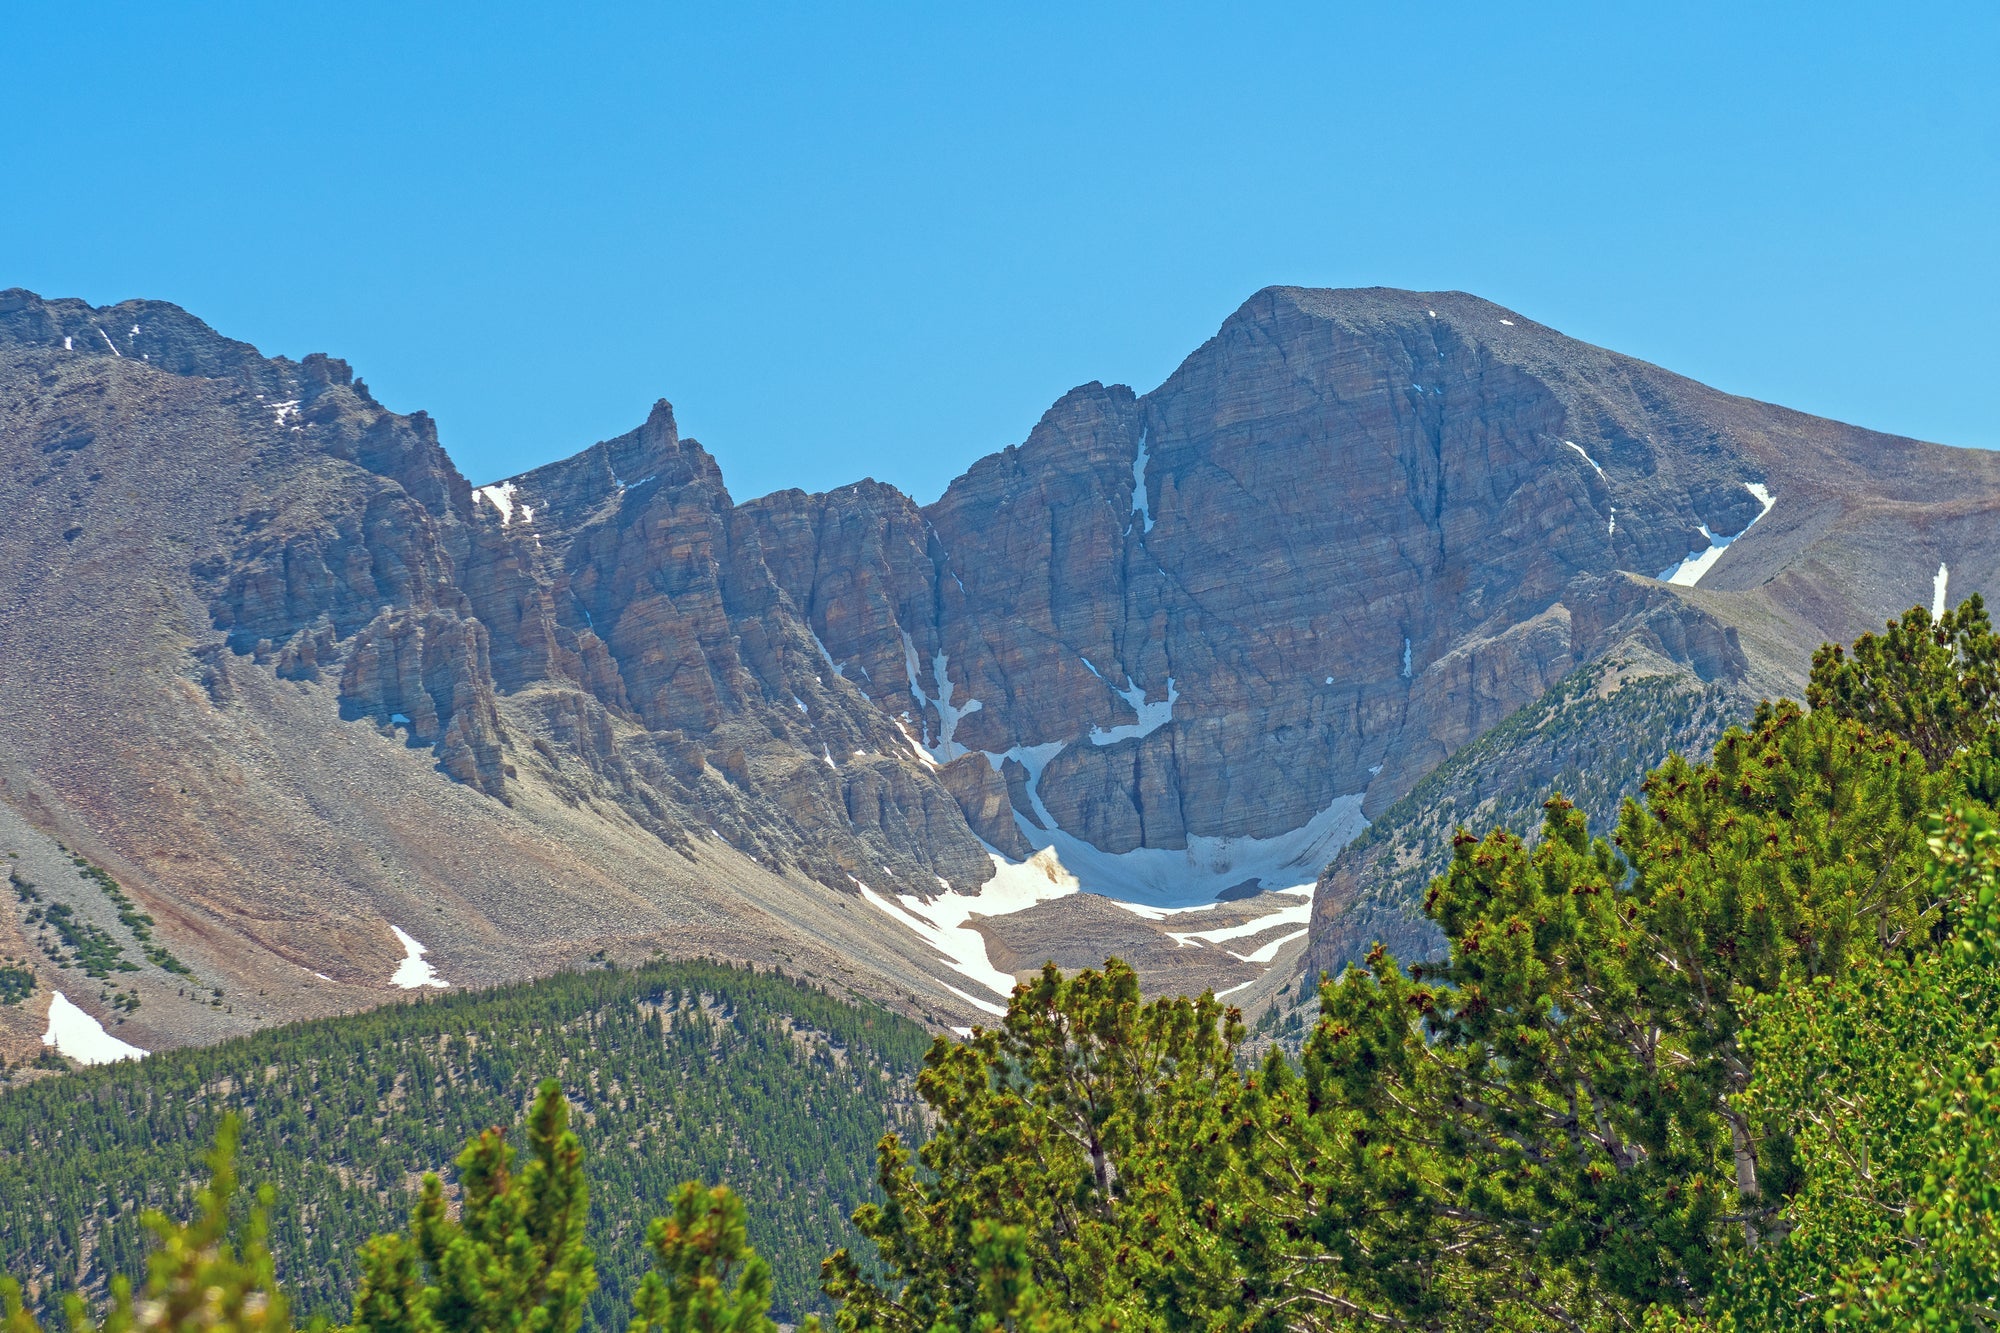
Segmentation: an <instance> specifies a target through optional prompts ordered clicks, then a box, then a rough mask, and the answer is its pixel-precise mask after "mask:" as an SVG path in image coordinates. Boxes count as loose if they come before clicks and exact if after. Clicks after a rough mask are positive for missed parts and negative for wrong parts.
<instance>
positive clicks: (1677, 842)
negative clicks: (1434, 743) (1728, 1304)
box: [1305, 704, 1943, 1321]
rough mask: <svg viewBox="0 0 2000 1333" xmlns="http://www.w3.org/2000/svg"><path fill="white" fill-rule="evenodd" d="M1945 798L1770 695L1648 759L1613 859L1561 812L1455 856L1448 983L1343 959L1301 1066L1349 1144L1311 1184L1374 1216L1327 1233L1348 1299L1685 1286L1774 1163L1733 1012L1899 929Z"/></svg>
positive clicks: (1386, 963)
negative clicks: (1691, 753)
mask: <svg viewBox="0 0 2000 1333" xmlns="http://www.w3.org/2000/svg"><path fill="white" fill-rule="evenodd" d="M1942 789H1943V784H1942V781H1941V780H1940V779H1939V778H1937V777H1934V776H1933V775H1932V774H1930V772H1929V771H1928V769H1927V767H1926V766H1925V764H1924V763H1923V761H1922V759H1921V758H1920V757H1919V756H1918V755H1917V754H1916V753H1915V752H1914V751H1912V750H1911V749H1910V748H1909V747H1907V746H1905V745H1903V744H1902V743H1901V742H1899V741H1897V740H1895V739H1893V738H1891V737H1887V736H1883V735H1874V734H1870V733H1867V732H1865V731H1863V730H1862V729H1861V728H1860V727H1858V726H1856V725H1855V724H1853V723H1852V722H1848V721H1845V720H1842V719H1840V718H1837V717H1835V716H1833V715H1832V714H1830V713H1820V712H1816V713H1812V714H1805V713H1802V712H1800V711H1799V710H1798V709H1797V708H1796V707H1795V706H1793V705H1790V704H1780V705H1777V706H1775V707H1770V706H1767V707H1765V708H1763V709H1762V710H1760V712H1759V714H1758V717H1757V719H1756V721H1755V723H1754V725H1753V726H1752V728H1751V729H1750V730H1749V731H1747V732H1746V731H1740V730H1732V731H1731V732H1729V733H1728V734H1727V735H1725V736H1724V738H1723V740H1722V742H1721V743H1720V744H1719V745H1718V746H1717V748H1716V753H1715V758H1714V760H1713V761H1712V762H1711V763H1708V764H1701V765H1694V764H1689V763H1688V762H1687V761H1685V760H1684V759H1681V758H1679V757H1678V756H1676V757H1674V758H1671V759H1669V760H1668V762H1667V763H1666V764H1664V765H1663V766H1662V767H1661V768H1660V769H1659V770H1657V771H1656V772H1655V773H1654V774H1653V775H1652V776H1651V777H1649V778H1648V779H1647V781H1646V785H1645V801H1644V803H1643V804H1642V803H1640V802H1638V801H1630V802H1628V803H1627V804H1626V807H1625V810H1624V813H1623V815H1622V816H1621V818H1620V821H1619V825H1618V831H1617V835H1616V838H1615V843H1614V842H1607V841H1605V840H1603V839H1592V838H1591V837H1590V836H1589V835H1588V831H1587V829H1586V826H1585V822H1584V820H1583V818H1582V817H1581V815H1580V814H1579V813H1578V812H1577V811H1576V810H1575V809H1574V808H1573V807H1571V806H1570V805H1569V804H1568V803H1567V802H1566V801H1564V800H1562V799H1561V798H1560V797H1557V798H1554V799H1552V800H1551V801H1550V802H1549V806H1548V816H1547V822H1546V824H1545V826H1544V829H1543V834H1542V839H1541V842H1540V843H1539V845H1538V846H1536V847H1535V848H1534V849H1533V850H1532V851H1530V850H1529V849H1528V847H1527V846H1526V845H1525V844H1523V843H1522V841H1521V840H1520V839H1518V838H1516V837H1514V836H1513V835H1511V834H1507V833H1495V834H1492V835H1490V836H1488V837H1487V838H1485V839H1483V840H1480V839H1474V838H1472V837H1470V836H1469V835H1467V836H1463V837H1461V839H1460V841H1459V844H1458V848H1457V855H1456V857H1455V858H1454V860H1453V863H1452V868H1451V871H1450V873H1449V874H1448V875H1447V876H1445V877H1444V878H1443V879H1441V880H1440V881H1439V882H1438V883H1437V884H1436V885H1434V886H1433V888H1432V890H1431V895H1430V897H1429V899H1428V901H1427V903H1426V911H1427V912H1428V913H1429V914H1431V915H1432V916H1433V918H1434V919H1436V920H1437V922H1438V923H1439V925H1440V926H1441V927H1442V928H1443V929H1444V931H1445V933H1446V935H1447V936H1448V937H1449V938H1450V940H1451V943H1452V952H1451V960H1450V962H1449V964H1448V965H1444V966H1439V967H1426V968H1424V969H1421V970H1420V973H1419V974H1415V975H1406V974H1405V973H1404V972H1403V971H1402V970H1401V969H1400V968H1399V967H1397V966H1396V964H1395V963H1394V961H1393V960H1391V959H1388V958H1387V957H1385V956H1382V955H1380V954H1378V955H1376V956H1374V957H1371V959H1370V960H1369V963H1368V966H1367V967H1365V968H1358V969H1350V970H1349V971H1348V973H1347V974H1346V975H1345V976H1344V977H1343V978H1342V979H1341V980H1340V981H1339V982H1338V983H1333V984H1330V985H1328V986H1327V987H1326V988H1325V990H1324V992H1323V994H1322V1001H1321V1005H1322V1015H1323V1017H1322V1022H1321V1025H1320V1027H1319V1029H1318V1030H1317V1031H1316V1032H1315V1033H1314V1035H1313V1036H1312V1038H1311V1039H1310V1040H1309V1041H1308V1043H1307V1047H1306V1058H1305V1081H1306V1086H1307V1090H1308V1095H1309V1099H1310V1101H1311V1104H1312V1106H1313V1110H1314V1115H1315V1117H1316V1118H1325V1117H1332V1124H1330V1125H1329V1126H1328V1127H1327V1128H1328V1130H1329V1131H1330V1132H1331V1135H1332V1137H1335V1138H1337V1137H1338V1134H1339V1133H1341V1132H1348V1133H1352V1134H1359V1135H1362V1136H1365V1138H1366V1141H1367V1143H1368V1145H1369V1151H1368V1153H1367V1154H1363V1155H1356V1154H1354V1153H1351V1152H1350V1153H1348V1154H1346V1156H1345V1159H1344V1161H1342V1162H1341V1163H1340V1165H1339V1166H1338V1167H1337V1168H1330V1170H1329V1172H1328V1173H1327V1174H1326V1176H1325V1183H1324V1185H1323V1186H1322V1190H1323V1191H1336V1192H1343V1193H1346V1194H1348V1195H1350V1196H1353V1197H1355V1198H1356V1199H1359V1200H1362V1201H1365V1202H1366V1204H1367V1205H1368V1207H1369V1208H1372V1209H1374V1211H1365V1210H1364V1212H1363V1213H1362V1214H1358V1215H1357V1216H1356V1218H1355V1221H1354V1225H1355V1227H1357V1228H1359V1229H1358V1230H1356V1231H1355V1232H1353V1234H1352V1235H1351V1236H1350V1237H1349V1238H1348V1239H1347V1240H1346V1241H1344V1242H1343V1244H1346V1245H1350V1246H1353V1247H1355V1252H1356V1253H1357V1254H1358V1253H1360V1252H1361V1251H1362V1250H1363V1249H1365V1251H1366V1253H1367V1254H1368V1255H1369V1256H1371V1258H1370V1260H1369V1262H1368V1263H1367V1264H1365V1265H1363V1264H1361V1263H1360V1262H1359V1261H1358V1260H1355V1261H1351V1262H1349V1264H1348V1267H1349V1269H1350V1270H1352V1271H1351V1275H1350V1280H1351V1279H1352V1278H1355V1277H1358V1278H1362V1279H1365V1281H1364V1283H1363V1288H1362V1289H1363V1290H1365V1291H1367V1293H1368V1300H1369V1302H1370V1304H1371V1308H1376V1309H1379V1310H1380V1311H1382V1312H1383V1313H1387V1314H1391V1315H1393V1316H1395V1317H1401V1318H1412V1317H1416V1318H1426V1319H1428V1318H1450V1319H1453V1320H1459V1321H1472V1320H1476V1319H1481V1318H1495V1319H1507V1318H1513V1317H1516V1316H1517V1315H1518V1314H1519V1313H1520V1312H1521V1311H1523V1310H1531V1311H1539V1312H1541V1313H1543V1314H1547V1313H1548V1312H1549V1310H1550V1309H1553V1308H1555V1307H1556V1306H1557V1305H1559V1306H1560V1307H1561V1308H1564V1309H1567V1310H1568V1311H1570V1312H1571V1313H1572V1314H1576V1315H1579V1316H1580V1315H1582V1314H1584V1313H1586V1312H1588V1311H1601V1312H1602V1314H1603V1317H1607V1318H1625V1319H1629V1318H1632V1317H1635V1316H1636V1314H1637V1312H1638V1311H1641V1310H1643V1309H1644V1307H1645V1306H1646V1305H1648V1304H1650V1303H1654V1302H1660V1303H1665V1304H1669V1305H1676V1304H1680V1303H1682V1302H1684V1301H1687V1300H1690V1299H1699V1297H1700V1295H1701V1294H1702V1293H1704V1292H1706V1291H1708V1290H1710V1289H1711V1287H1712V1286H1713V1284H1714V1281H1715V1276H1716V1272H1717V1266H1718V1264H1719V1263H1720V1262H1721V1261H1722V1260H1723V1259H1724V1258H1725V1257H1726V1256H1727V1255H1728V1254H1729V1253H1730V1252H1731V1251H1732V1250H1734V1249H1736V1248H1738V1247H1740V1246H1745V1245H1755V1244H1757V1243H1758V1242H1759V1240H1760V1238H1761V1237H1762V1236H1763V1234H1764V1233H1765V1232H1766V1231H1768V1229H1769V1227H1770V1225H1771V1222H1772V1219H1773V1218H1774V1216H1775V1214H1776V1213H1777V1211H1778V1209H1779V1207H1780V1206H1781V1204H1782V1199H1783V1190H1784V1188H1785V1187H1786V1186H1787V1185H1788V1184H1789V1183H1790V1181H1791V1178H1792V1176H1793V1173H1794V1168H1793V1166H1792V1165H1791V1154H1792V1149H1791V1144H1790V1141H1789V1130H1788V1127H1787V1126H1785V1125H1784V1124H1782V1123H1772V1122H1767V1121H1765V1120H1760V1118H1759V1117H1758V1116H1757V1115H1756V1114H1755V1113H1754V1112H1753V1110H1752V1109H1751V1108H1750V1107H1749V1106H1747V1105H1746V1104H1745V1103H1744V1100H1743V1094H1744V1092H1745V1090H1746V1088H1747V1087H1748V1085H1749V1082H1750V1077H1751V1073H1752V1070H1753V1067H1754V1061H1753V1059H1752V1057H1751V1054H1750V1052H1749V1051H1748V1050H1747V1049H1746V1048H1745V1046H1744V1044H1743V1041H1742V1023H1743V1014H1744V1011H1745V1009H1746V1007H1747V1006H1748V1005H1750V1004H1751V1003H1753V1002H1754V1001H1755V999H1756V998H1757V997H1760V996H1763V995H1769V994H1774V993H1778V992H1780V991H1782V990H1785V989H1787V988H1789V987H1792V986H1795V985H1798V984H1800V983H1801V982H1803V981H1806V980H1809V979H1811V978H1813V977H1819V976H1837V975H1841V974H1843V973H1844V972H1845V970H1846V969H1847V968H1849V967H1850V966H1851V965H1852V964H1853V962H1854V960H1855V959H1856V958H1857V957H1873V956H1877V955H1879V954H1881V953H1882V952H1883V951H1885V950H1890V949H1894V948H1896V947H1898V946H1899V945H1901V944H1903V943H1904V942H1906V941H1908V940H1910V939H1911V938H1913V936H1914V935H1920V934H1921V933H1922V931H1923V928H1924V926H1925V925H1926V923H1927V921H1928V920H1929V916H1928V915H1927V914H1928V913H1929V912H1930V909H1931V906H1932V900H1931V898H1930V897H1929V896H1928V894H1927V892H1926V890H1927V888H1928V885H1927V883H1926V876H1925V865H1926V862H1927V858H1926V854H1925V849H1924V845H1923V841H1922V838H1921V835H1920V829H1921V821H1922V817H1923V814H1924V812H1925V811H1926V810H1927V809H1930V808H1932V807H1933V806H1934V804H1935V803H1936V801H1937V799H1938V796H1939V794H1940V792H1941V791H1942ZM1413 1016H1415V1017H1417V1018H1418V1019H1419V1021H1418V1022H1416V1023H1414V1024H1413V1023H1412V1022H1411V1018H1412V1017H1413ZM1371 1229H1373V1230H1374V1234H1370V1233H1371ZM1445 1255H1449V1256H1452V1257H1451V1259H1450V1260H1449V1262H1448V1263H1447V1262H1446V1261H1445V1260H1444V1259H1442V1258H1441V1256H1445ZM1446 1268H1450V1269H1451V1270H1452V1271H1446Z"/></svg>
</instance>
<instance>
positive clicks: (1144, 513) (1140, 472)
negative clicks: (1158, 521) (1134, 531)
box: [1132, 426, 1153, 532]
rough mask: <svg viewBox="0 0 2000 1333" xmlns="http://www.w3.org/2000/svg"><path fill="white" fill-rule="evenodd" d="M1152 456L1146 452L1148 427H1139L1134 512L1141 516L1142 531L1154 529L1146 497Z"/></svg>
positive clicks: (1133, 499) (1134, 456)
mask: <svg viewBox="0 0 2000 1333" xmlns="http://www.w3.org/2000/svg"><path fill="white" fill-rule="evenodd" d="M1150 461H1152V456H1151V455H1150V454H1148V453H1147V452H1146V428H1145V427H1144V426H1141V427H1140V428H1139V451H1138V452H1137V453H1136V454H1134V455H1133V457H1132V512H1133V513H1135V514H1137V515H1138V516H1139V521H1140V523H1141V524H1143V526H1142V527H1141V528H1140V529H1139V530H1140V531H1141V532H1151V531H1152V530H1153V509H1152V506H1151V504H1149V503H1148V501H1147V499H1146V464H1147V463H1149V462H1150Z"/></svg>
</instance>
